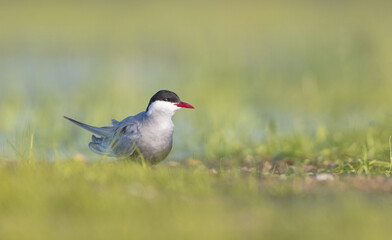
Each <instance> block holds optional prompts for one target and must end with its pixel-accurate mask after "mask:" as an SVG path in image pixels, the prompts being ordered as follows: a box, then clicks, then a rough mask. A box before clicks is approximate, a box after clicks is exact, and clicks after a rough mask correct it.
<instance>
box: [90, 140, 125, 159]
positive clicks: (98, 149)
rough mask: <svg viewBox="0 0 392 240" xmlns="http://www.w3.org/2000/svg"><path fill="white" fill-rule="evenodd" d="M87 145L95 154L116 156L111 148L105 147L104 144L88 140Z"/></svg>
mask: <svg viewBox="0 0 392 240" xmlns="http://www.w3.org/2000/svg"><path fill="white" fill-rule="evenodd" d="M88 147H89V148H90V149H91V151H93V152H95V153H97V154H100V155H107V156H109V157H118V156H117V155H116V154H115V153H114V152H113V151H112V150H111V149H108V148H107V147H105V146H104V144H99V143H95V142H90V143H89V144H88Z"/></svg>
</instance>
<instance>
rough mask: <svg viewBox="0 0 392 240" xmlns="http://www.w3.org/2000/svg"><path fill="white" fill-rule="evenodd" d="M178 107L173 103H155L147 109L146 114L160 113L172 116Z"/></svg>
mask: <svg viewBox="0 0 392 240" xmlns="http://www.w3.org/2000/svg"><path fill="white" fill-rule="evenodd" d="M178 109H180V107H178V106H176V105H175V103H172V102H165V101H155V102H153V103H152V104H151V105H150V107H148V111H147V114H149V115H150V114H151V113H153V112H162V113H167V114H174V113H175V112H176V111H177V110H178Z"/></svg>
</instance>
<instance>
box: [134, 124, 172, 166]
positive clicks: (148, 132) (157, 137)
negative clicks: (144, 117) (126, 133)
mask: <svg viewBox="0 0 392 240" xmlns="http://www.w3.org/2000/svg"><path fill="white" fill-rule="evenodd" d="M173 130H174V125H173V122H172V121H171V119H170V122H166V121H165V122H160V123H158V124H157V123H152V122H151V123H145V124H143V125H142V126H140V138H139V139H138V141H137V143H136V144H137V146H138V148H139V150H140V152H141V153H142V155H143V157H144V158H145V159H146V160H147V161H149V162H150V163H157V162H159V161H162V160H163V159H164V158H166V157H167V155H168V154H169V153H170V150H171V149H172V146H173Z"/></svg>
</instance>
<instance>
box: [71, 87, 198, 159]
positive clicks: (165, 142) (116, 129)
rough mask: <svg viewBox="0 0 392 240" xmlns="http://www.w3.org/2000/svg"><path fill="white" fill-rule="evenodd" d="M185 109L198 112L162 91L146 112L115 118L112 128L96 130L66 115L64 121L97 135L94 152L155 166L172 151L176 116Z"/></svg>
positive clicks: (94, 139) (176, 96)
mask: <svg viewBox="0 0 392 240" xmlns="http://www.w3.org/2000/svg"><path fill="white" fill-rule="evenodd" d="M181 108H190V109H194V107H193V106H192V105H190V104H189V103H186V102H183V101H181V100H180V98H179V97H178V95H177V94H175V93H174V92H172V91H168V90H160V91H158V92H157V93H155V94H154V95H153V96H152V97H151V99H150V101H149V103H148V106H147V109H146V111H143V112H140V113H138V114H136V115H134V116H129V117H127V118H125V119H124V120H122V121H117V120H115V119H113V120H112V126H105V127H94V126H91V125H87V124H85V123H81V122H79V121H76V120H74V119H71V118H69V117H66V116H64V118H65V119H67V120H69V121H71V122H73V123H74V124H76V125H78V126H79V127H82V128H84V129H86V130H88V131H90V132H91V133H93V134H94V135H92V137H91V142H90V143H89V144H88V146H89V148H90V149H91V151H93V152H94V153H97V154H100V155H105V156H110V157H116V158H121V159H132V160H134V161H139V162H140V161H142V163H143V164H144V163H146V164H149V165H155V164H157V163H159V162H161V161H162V160H164V159H165V158H166V157H167V156H168V155H169V153H170V151H171V149H172V146H173V131H174V124H173V121H172V117H173V115H174V113H175V112H176V111H177V110H179V109H181ZM96 135H97V136H96Z"/></svg>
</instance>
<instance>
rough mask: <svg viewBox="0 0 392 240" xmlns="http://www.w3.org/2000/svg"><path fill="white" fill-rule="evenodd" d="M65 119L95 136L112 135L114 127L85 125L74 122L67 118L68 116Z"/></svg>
mask: <svg viewBox="0 0 392 240" xmlns="http://www.w3.org/2000/svg"><path fill="white" fill-rule="evenodd" d="M64 118H65V119H67V120H69V121H71V122H73V123H75V124H76V125H78V126H79V127H82V128H84V129H86V130H87V131H90V132H92V133H95V134H97V135H99V136H102V137H109V136H110V135H111V130H112V127H94V126H90V125H87V124H85V123H81V122H78V121H76V120H73V119H71V118H69V117H66V116H64Z"/></svg>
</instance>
